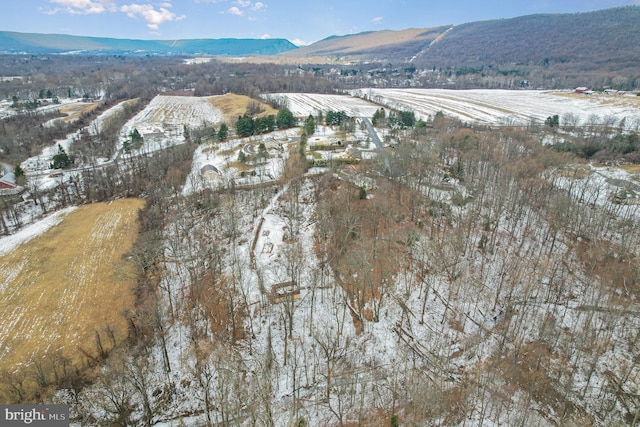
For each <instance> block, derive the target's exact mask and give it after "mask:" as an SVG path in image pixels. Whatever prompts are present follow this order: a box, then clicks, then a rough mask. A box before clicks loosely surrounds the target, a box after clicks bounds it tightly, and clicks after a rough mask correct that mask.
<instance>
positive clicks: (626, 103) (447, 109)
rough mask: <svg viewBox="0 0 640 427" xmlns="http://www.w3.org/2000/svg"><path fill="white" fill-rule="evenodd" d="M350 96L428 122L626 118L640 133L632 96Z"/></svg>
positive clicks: (438, 92)
mask: <svg viewBox="0 0 640 427" xmlns="http://www.w3.org/2000/svg"><path fill="white" fill-rule="evenodd" d="M352 93H353V94H354V95H357V96H361V97H363V98H364V99H367V100H369V101H372V102H375V103H377V104H380V105H382V106H385V107H388V108H393V109H399V110H407V111H415V113H416V116H417V117H421V118H423V119H427V118H429V117H433V116H434V115H435V114H436V113H438V112H439V111H441V112H443V113H444V114H445V115H447V116H451V117H455V118H457V119H459V120H461V121H464V122H479V123H484V124H504V125H511V124H519V125H527V124H529V123H530V122H531V121H537V122H539V123H541V122H544V120H545V119H546V118H547V117H549V116H552V115H556V114H557V115H559V116H560V117H561V118H562V117H563V116H566V115H567V114H572V115H575V116H576V119H577V123H576V124H578V125H584V124H587V123H589V122H593V121H594V120H595V122H596V123H592V124H598V123H599V122H600V121H602V120H603V119H605V118H607V117H614V118H615V119H616V122H617V121H619V120H621V119H622V118H626V124H625V126H626V127H627V128H629V129H636V130H637V129H638V127H640V112H639V111H638V107H640V97H637V96H635V94H633V95H604V94H601V95H598V94H595V95H578V94H573V93H571V92H566V91H564V92H563V91H538V90H526V91H525V90H522V91H518V90H482V89H476V90H446V89H359V90H356V91H353V92H352Z"/></svg>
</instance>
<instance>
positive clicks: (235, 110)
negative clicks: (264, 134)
mask: <svg viewBox="0 0 640 427" xmlns="http://www.w3.org/2000/svg"><path fill="white" fill-rule="evenodd" d="M252 101H253V102H255V100H254V99H251V98H249V97H248V96H245V95H236V94H233V93H228V94H226V95H222V96H214V97H211V98H209V102H211V103H212V104H213V105H214V106H215V107H216V108H217V109H219V110H220V111H222V113H223V114H224V118H225V120H226V121H227V122H231V123H234V122H235V120H236V119H237V118H238V117H239V116H242V115H243V114H244V113H245V112H246V111H247V105H249V103H250V102H252ZM260 105H261V107H262V108H263V109H264V112H262V113H260V114H259V116H260V117H264V116H269V115H274V116H275V115H276V114H278V110H276V109H275V108H273V107H271V106H269V105H268V104H265V103H260Z"/></svg>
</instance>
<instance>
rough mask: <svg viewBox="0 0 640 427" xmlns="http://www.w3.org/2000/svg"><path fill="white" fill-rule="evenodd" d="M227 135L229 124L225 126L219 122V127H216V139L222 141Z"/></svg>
mask: <svg viewBox="0 0 640 427" xmlns="http://www.w3.org/2000/svg"><path fill="white" fill-rule="evenodd" d="M228 135H229V126H227V124H226V123H223V124H221V125H220V129H218V140H219V141H224V140H225V139H227V136H228Z"/></svg>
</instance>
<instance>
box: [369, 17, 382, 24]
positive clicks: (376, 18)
mask: <svg viewBox="0 0 640 427" xmlns="http://www.w3.org/2000/svg"><path fill="white" fill-rule="evenodd" d="M371 22H373V23H374V24H381V23H382V16H376V17H375V18H373V19H372V20H371Z"/></svg>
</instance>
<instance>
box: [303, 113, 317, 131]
mask: <svg viewBox="0 0 640 427" xmlns="http://www.w3.org/2000/svg"><path fill="white" fill-rule="evenodd" d="M304 131H305V136H306V135H313V134H314V133H315V131H316V119H314V118H313V116H312V115H311V114H309V117H307V120H306V121H305V122H304Z"/></svg>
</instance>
